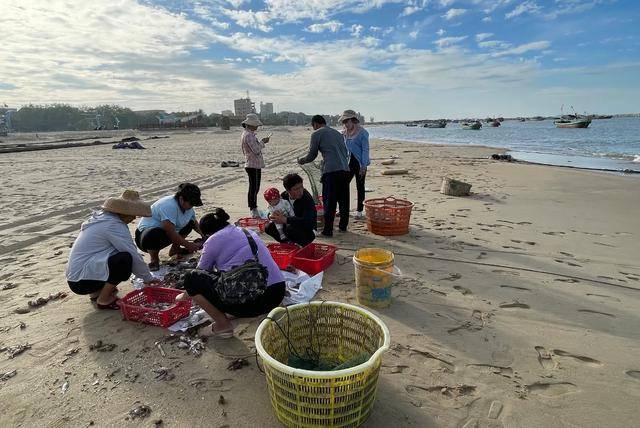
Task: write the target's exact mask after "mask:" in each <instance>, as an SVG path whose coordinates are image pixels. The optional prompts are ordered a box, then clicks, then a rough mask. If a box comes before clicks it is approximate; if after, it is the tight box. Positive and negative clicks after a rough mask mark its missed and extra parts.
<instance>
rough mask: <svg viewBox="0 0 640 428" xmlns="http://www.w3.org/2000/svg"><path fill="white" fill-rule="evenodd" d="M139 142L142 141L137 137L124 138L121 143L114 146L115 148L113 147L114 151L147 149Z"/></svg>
mask: <svg viewBox="0 0 640 428" xmlns="http://www.w3.org/2000/svg"><path fill="white" fill-rule="evenodd" d="M138 141H140V140H139V139H138V138H136V137H127V138H123V139H122V140H120V142H119V143H116V144H114V145H113V146H111V148H112V149H137V150H144V149H145V148H146V147H144V146H143V145H142V144H140V143H139V142H138Z"/></svg>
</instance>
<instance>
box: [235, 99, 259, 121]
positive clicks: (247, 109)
mask: <svg viewBox="0 0 640 428" xmlns="http://www.w3.org/2000/svg"><path fill="white" fill-rule="evenodd" d="M233 107H234V108H235V111H236V116H237V117H245V116H246V115H248V114H249V113H255V112H256V103H254V102H252V101H251V98H249V97H247V98H240V99H239V100H233Z"/></svg>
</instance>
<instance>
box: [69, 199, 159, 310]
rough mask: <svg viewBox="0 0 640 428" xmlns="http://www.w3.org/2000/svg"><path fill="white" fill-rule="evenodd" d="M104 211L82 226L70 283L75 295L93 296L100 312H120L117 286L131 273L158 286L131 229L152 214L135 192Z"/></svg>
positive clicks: (71, 257)
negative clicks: (138, 220) (137, 246)
mask: <svg viewBox="0 0 640 428" xmlns="http://www.w3.org/2000/svg"><path fill="white" fill-rule="evenodd" d="M101 208H102V209H101V210H99V211H95V212H93V213H92V214H91V217H89V219H88V220H87V221H85V222H84V223H82V226H80V234H79V235H78V237H77V238H76V240H75V242H74V243H73V247H71V253H70V254H69V264H68V266H67V282H68V283H69V288H71V291H73V292H74V293H76V294H81V295H85V294H89V295H90V298H91V301H92V302H95V303H96V305H97V307H98V309H119V307H118V304H117V300H118V298H117V296H116V292H117V288H116V287H117V285H118V284H119V283H120V282H122V281H126V280H128V279H129V277H130V276H131V273H134V274H136V276H138V277H140V278H142V279H143V280H144V281H145V283H146V284H148V285H156V284H157V283H158V281H157V280H155V279H154V277H153V276H152V275H151V272H150V271H149V268H148V267H147V265H146V264H145V262H144V259H143V258H142V256H141V255H140V254H139V253H138V249H137V248H136V246H135V244H134V243H133V239H132V238H131V233H130V232H129V228H128V227H127V224H129V223H131V222H132V221H133V220H134V219H135V218H136V217H143V216H149V215H151V208H150V207H149V205H148V204H146V203H144V202H142V201H141V200H140V196H139V195H138V192H136V191H135V190H125V191H124V192H123V193H122V196H120V197H119V198H109V199H107V200H106V201H105V202H104V204H103V205H102V207H101Z"/></svg>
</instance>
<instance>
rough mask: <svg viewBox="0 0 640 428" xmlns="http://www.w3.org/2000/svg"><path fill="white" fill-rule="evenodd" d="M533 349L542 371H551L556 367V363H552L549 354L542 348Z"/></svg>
mask: <svg viewBox="0 0 640 428" xmlns="http://www.w3.org/2000/svg"><path fill="white" fill-rule="evenodd" d="M534 349H535V350H536V352H537V353H538V362H539V363H540V366H542V368H543V369H546V370H553V369H555V368H556V367H557V364H556V362H555V361H553V357H552V356H551V352H549V351H547V350H546V349H545V348H544V346H536V347H535V348H534Z"/></svg>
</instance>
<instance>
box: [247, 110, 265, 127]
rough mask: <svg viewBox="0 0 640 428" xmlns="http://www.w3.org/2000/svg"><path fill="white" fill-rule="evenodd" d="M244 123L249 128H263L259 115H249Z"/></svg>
mask: <svg viewBox="0 0 640 428" xmlns="http://www.w3.org/2000/svg"><path fill="white" fill-rule="evenodd" d="M242 123H243V124H245V125H249V126H262V122H260V119H259V118H258V115H257V114H255V113H249V114H248V115H247V118H246V119H245V120H243V121H242Z"/></svg>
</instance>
